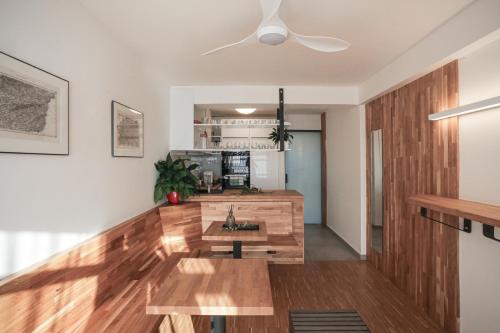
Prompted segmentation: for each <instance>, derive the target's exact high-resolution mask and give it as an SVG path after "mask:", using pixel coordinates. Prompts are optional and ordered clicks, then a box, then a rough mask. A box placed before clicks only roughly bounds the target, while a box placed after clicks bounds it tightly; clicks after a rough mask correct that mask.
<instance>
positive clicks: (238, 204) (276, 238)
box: [187, 190, 304, 263]
mask: <svg viewBox="0 0 500 333" xmlns="http://www.w3.org/2000/svg"><path fill="white" fill-rule="evenodd" d="M187 201H188V202H199V203H200V206H201V223H202V229H203V232H205V231H206V230H207V229H208V227H209V226H210V225H211V224H212V222H214V221H224V220H225V219H226V216H227V213H228V208H229V206H230V205H233V206H234V216H235V217H236V223H240V222H244V221H248V222H249V223H252V222H253V221H263V222H265V225H266V228H267V234H268V240H267V241H266V242H262V241H255V242H251V241H250V242H245V243H244V244H243V248H242V251H243V256H244V258H266V259H268V260H269V261H270V262H273V263H303V262H304V197H303V196H302V194H300V193H299V192H297V191H286V190H276V191H264V192H260V193H252V194H241V191H239V190H226V191H224V193H222V194H201V195H198V196H194V197H191V198H189V199H188V200H187ZM208 244H209V247H210V249H211V251H213V252H214V253H223V252H228V251H231V250H232V243H231V242H221V241H212V242H209V243H208Z"/></svg>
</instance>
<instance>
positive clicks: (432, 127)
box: [366, 61, 460, 333]
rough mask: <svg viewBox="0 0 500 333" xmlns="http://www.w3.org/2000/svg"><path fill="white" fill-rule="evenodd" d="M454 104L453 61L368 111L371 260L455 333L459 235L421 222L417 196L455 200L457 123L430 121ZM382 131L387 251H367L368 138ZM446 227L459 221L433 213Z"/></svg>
mask: <svg viewBox="0 0 500 333" xmlns="http://www.w3.org/2000/svg"><path fill="white" fill-rule="evenodd" d="M456 106H458V63H457V61H454V62H452V63H450V64H448V65H446V66H444V67H442V68H439V69H437V70H436V71H434V72H432V73H430V74H428V75H426V76H424V77H422V78H420V79H418V80H416V81H413V82H411V83H409V84H408V85H406V86H404V87H402V88H400V89H397V90H395V91H393V92H391V93H388V94H386V95H384V96H382V97H380V98H378V99H376V100H374V101H372V102H370V103H369V104H367V106H366V130H367V131H366V140H367V161H368V163H367V193H368V200H367V206H368V207H367V213H368V224H367V225H368V229H367V242H368V244H367V249H368V260H369V261H370V262H371V263H373V264H374V265H375V266H376V267H377V268H378V269H379V270H381V271H382V272H383V273H384V274H385V275H386V276H387V277H388V278H390V279H391V280H392V281H393V282H394V283H395V284H396V285H397V286H398V287H399V288H400V289H402V290H403V291H405V292H406V293H407V294H408V295H409V296H411V298H412V299H413V300H414V301H415V303H416V304H418V305H419V306H420V307H422V308H423V309H424V310H425V311H426V312H427V313H429V315H430V316H431V317H432V318H433V319H434V320H436V322H438V323H439V324H440V325H441V326H442V327H444V328H445V329H446V330H447V331H449V332H453V333H454V332H458V331H459V317H460V316H459V283H458V231H456V230H454V229H452V228H448V227H446V226H442V225H440V224H437V223H433V222H430V221H428V220H426V219H423V218H422V217H420V215H419V214H418V211H417V210H416V208H415V207H414V206H411V205H408V204H407V202H406V200H407V198H408V197H409V196H410V195H414V194H435V195H444V196H448V197H454V198H457V197H458V123H457V119H456V118H450V119H448V120H441V121H438V122H431V121H429V120H428V118H427V117H428V115H429V114H432V113H435V112H439V111H441V110H444V109H448V108H453V107H456ZM376 129H382V130H383V141H384V142H383V150H384V151H383V163H384V166H383V169H384V235H383V238H384V239H383V242H384V248H383V253H382V255H380V254H378V253H376V252H375V251H372V250H371V224H370V216H371V207H370V204H371V200H370V193H371V179H370V176H371V165H370V161H371V136H370V133H371V131H372V130H376ZM433 217H434V218H436V219H441V220H445V221H447V222H448V223H450V224H456V223H458V220H457V218H454V217H447V216H441V215H439V214H434V216H433Z"/></svg>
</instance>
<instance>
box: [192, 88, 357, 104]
mask: <svg viewBox="0 0 500 333" xmlns="http://www.w3.org/2000/svg"><path fill="white" fill-rule="evenodd" d="M190 88H191V89H193V91H194V96H195V101H194V103H195V104H253V105H255V104H277V103H278V97H279V95H278V89H279V88H283V89H284V95H285V104H311V105H336V104H344V105H357V104H358V103H359V96H358V88H357V87H354V86H350V87H334V86H330V87H320V86H258V85H255V86H192V87H190Z"/></svg>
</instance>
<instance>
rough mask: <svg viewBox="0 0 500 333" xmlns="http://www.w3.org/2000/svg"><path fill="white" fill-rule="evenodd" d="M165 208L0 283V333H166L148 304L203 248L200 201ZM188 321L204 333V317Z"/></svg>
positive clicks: (136, 218)
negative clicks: (179, 265) (185, 259)
mask: <svg viewBox="0 0 500 333" xmlns="http://www.w3.org/2000/svg"><path fill="white" fill-rule="evenodd" d="M197 205H198V206H197ZM164 211H165V210H164ZM167 211H169V212H170V213H171V214H170V216H165V217H160V213H159V209H158V208H154V209H152V210H150V211H148V212H145V213H143V214H141V215H139V216H137V217H134V218H132V219H130V220H128V221H125V222H123V223H121V224H120V225H118V226H116V227H114V228H112V229H109V230H107V231H105V232H103V233H101V234H99V235H97V236H95V237H93V238H92V239H90V240H88V241H86V242H84V243H82V244H80V245H79V246H77V247H75V248H73V249H71V250H69V251H67V252H64V253H60V254H58V255H56V256H54V257H52V258H49V259H48V260H47V261H46V262H44V263H43V264H40V265H39V266H38V267H35V268H33V269H31V270H29V271H26V272H22V273H20V274H18V275H15V276H11V277H8V278H6V279H3V280H2V281H0V332H2V333H20V332H26V333H28V332H37V333H41V332H51V333H58V332H61V333H63V332H64V333H66V332H72V333H73V332H92V333H98V332H106V333H110V332H111V333H113V332H117V333H118V332H120V333H121V332H141V333H143V332H144V333H148V332H157V331H158V330H160V329H161V330H162V332H168V328H169V327H162V322H163V320H164V318H163V317H162V316H150V315H146V311H145V309H146V302H147V301H148V299H149V298H150V297H151V295H153V294H154V293H155V291H156V290H158V288H159V286H160V285H161V283H162V282H163V281H164V280H165V278H166V277H167V276H168V274H169V272H170V271H171V270H172V268H173V267H175V265H176V264H177V262H178V261H179V260H180V259H181V258H183V257H197V256H199V255H200V252H201V251H202V250H203V249H204V247H203V242H201V211H200V208H199V204H188V205H187V206H177V207H175V206H172V207H171V208H168V209H167ZM189 319H190V318H189ZM193 323H194V324H195V327H204V328H203V329H201V328H200V330H201V331H203V330H208V329H209V326H208V325H209V321H207V320H205V318H193Z"/></svg>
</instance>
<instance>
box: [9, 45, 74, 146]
mask: <svg viewBox="0 0 500 333" xmlns="http://www.w3.org/2000/svg"><path fill="white" fill-rule="evenodd" d="M0 152H1V153H20V154H49V155H68V154H69V82H68V81H67V80H64V79H62V78H60V77H58V76H56V75H54V74H51V73H49V72H46V71H44V70H42V69H40V68H37V67H35V66H32V65H30V64H28V63H26V62H24V61H21V60H19V59H16V58H14V57H11V56H9V55H7V54H5V53H3V52H0Z"/></svg>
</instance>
